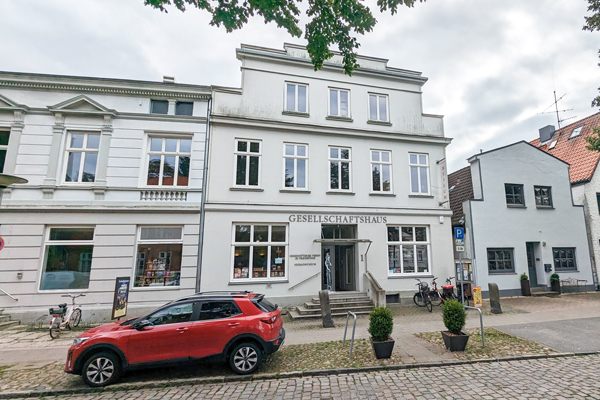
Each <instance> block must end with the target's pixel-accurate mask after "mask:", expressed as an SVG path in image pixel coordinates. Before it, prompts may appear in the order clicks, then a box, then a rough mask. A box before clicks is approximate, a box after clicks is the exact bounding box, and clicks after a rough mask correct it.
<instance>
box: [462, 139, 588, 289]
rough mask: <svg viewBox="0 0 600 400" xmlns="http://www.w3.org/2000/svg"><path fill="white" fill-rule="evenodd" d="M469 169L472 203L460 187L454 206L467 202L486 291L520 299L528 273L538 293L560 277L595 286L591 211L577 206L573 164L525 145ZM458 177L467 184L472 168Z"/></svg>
mask: <svg viewBox="0 0 600 400" xmlns="http://www.w3.org/2000/svg"><path fill="white" fill-rule="evenodd" d="M469 163H470V167H469V168H468V170H466V171H468V173H469V174H470V180H471V182H472V191H471V194H470V196H471V197H470V199H468V200H466V201H464V202H463V201H462V200H464V199H462V200H461V199H457V198H456V193H454V189H453V191H452V193H451V201H452V202H453V203H454V202H455V201H461V202H462V209H463V216H464V226H465V229H466V231H467V238H466V239H467V246H468V247H469V251H468V252H467V254H466V256H467V258H468V259H469V260H470V261H471V262H472V263H473V275H474V276H473V282H474V284H475V285H476V286H481V288H482V291H483V292H484V293H486V292H487V291H488V283H496V284H497V285H498V288H499V289H500V293H501V295H503V296H511V295H520V294H521V289H520V275H521V274H523V273H524V274H527V276H528V277H529V280H530V284H531V286H532V287H536V286H545V287H549V286H550V275H552V274H553V273H557V274H559V276H560V279H563V280H566V279H569V278H573V279H575V280H579V281H586V283H587V287H586V288H583V289H582V290H584V289H589V288H593V282H594V281H593V275H592V268H591V262H590V253H589V248H588V241H587V234H586V228H585V216H584V209H583V207H582V206H578V205H575V204H574V203H573V198H572V196H571V187H570V183H569V165H568V164H567V163H565V162H564V161H561V160H560V159H558V158H556V157H553V156H551V155H548V154H546V153H544V152H543V151H540V150H539V149H537V148H536V147H535V146H532V145H531V144H529V143H527V142H524V141H523V142H518V143H515V144H512V145H509V146H506V147H501V148H498V149H495V150H490V151H488V152H484V153H480V154H476V155H474V156H472V157H471V158H469ZM458 173H460V174H461V175H462V181H463V182H464V181H468V180H467V179H465V176H464V174H465V173H466V172H465V170H461V171H457V172H456V173H454V174H458ZM454 174H450V181H452V182H455V181H456V180H455V177H454V176H453V175H454ZM462 193H463V194H464V193H468V190H465V189H464V188H463V189H462ZM453 208H454V207H453ZM582 283H583V282H582Z"/></svg>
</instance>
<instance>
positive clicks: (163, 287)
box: [129, 286, 181, 292]
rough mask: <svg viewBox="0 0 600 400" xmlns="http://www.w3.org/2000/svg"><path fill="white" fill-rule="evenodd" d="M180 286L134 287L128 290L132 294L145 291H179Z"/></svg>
mask: <svg viewBox="0 0 600 400" xmlns="http://www.w3.org/2000/svg"><path fill="white" fill-rule="evenodd" d="M180 287H181V286H137V287H136V286H134V287H132V288H131V289H129V290H130V291H132V292H144V291H147V290H179V288H180Z"/></svg>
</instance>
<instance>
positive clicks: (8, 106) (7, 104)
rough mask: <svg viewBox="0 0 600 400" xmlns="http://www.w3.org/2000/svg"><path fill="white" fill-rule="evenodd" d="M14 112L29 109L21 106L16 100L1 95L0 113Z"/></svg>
mask: <svg viewBox="0 0 600 400" xmlns="http://www.w3.org/2000/svg"><path fill="white" fill-rule="evenodd" d="M13 110H21V111H27V110H29V107H27V106H26V105H23V104H19V103H17V102H16V101H14V100H11V99H9V98H8V97H6V96H3V95H1V94H0V111H13Z"/></svg>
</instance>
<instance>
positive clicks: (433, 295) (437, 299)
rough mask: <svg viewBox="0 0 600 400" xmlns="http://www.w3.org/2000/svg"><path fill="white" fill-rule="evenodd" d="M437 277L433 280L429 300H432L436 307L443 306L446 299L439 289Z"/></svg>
mask: <svg viewBox="0 0 600 400" xmlns="http://www.w3.org/2000/svg"><path fill="white" fill-rule="evenodd" d="M436 279H437V277H435V278H433V279H432V280H431V289H430V290H429V298H430V299H431V304H433V305H434V306H441V305H442V303H443V302H444V297H443V295H442V294H440V292H439V291H438V288H437V282H436V281H435V280H436Z"/></svg>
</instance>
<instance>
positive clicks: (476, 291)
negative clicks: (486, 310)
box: [473, 286, 483, 308]
mask: <svg viewBox="0 0 600 400" xmlns="http://www.w3.org/2000/svg"><path fill="white" fill-rule="evenodd" d="M473 305H474V306H475V307H477V308H481V306H482V305H483V302H482V300H481V286H475V287H473Z"/></svg>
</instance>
